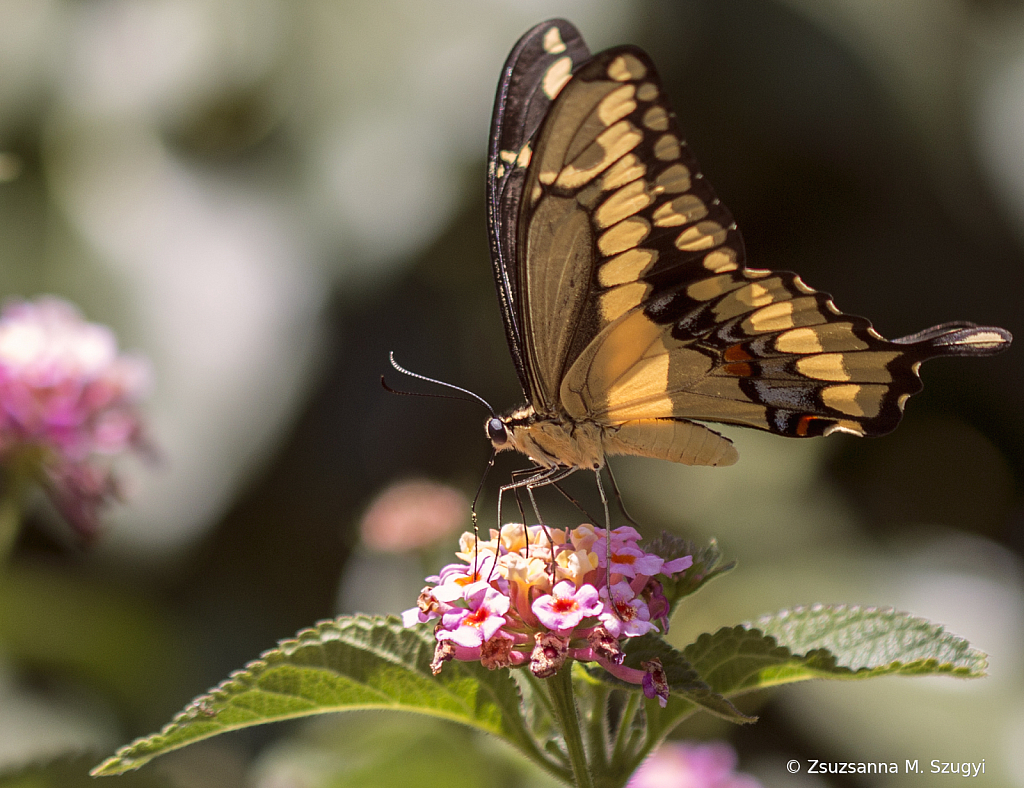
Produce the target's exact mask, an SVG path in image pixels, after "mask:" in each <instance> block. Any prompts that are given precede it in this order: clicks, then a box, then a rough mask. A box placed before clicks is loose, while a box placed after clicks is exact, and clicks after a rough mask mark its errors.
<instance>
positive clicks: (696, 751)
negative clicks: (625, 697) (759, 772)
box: [627, 742, 761, 788]
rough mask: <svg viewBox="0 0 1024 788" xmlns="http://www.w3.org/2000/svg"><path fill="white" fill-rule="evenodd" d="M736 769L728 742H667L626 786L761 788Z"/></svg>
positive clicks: (649, 787)
mask: <svg viewBox="0 0 1024 788" xmlns="http://www.w3.org/2000/svg"><path fill="white" fill-rule="evenodd" d="M735 769H736V753H735V751H734V750H733V749H732V747H730V746H729V745H728V744H726V743H725V742H707V743H697V742H667V743H665V744H663V745H661V747H659V748H658V749H657V750H655V751H654V752H653V753H652V754H651V756H650V757H649V758H648V759H647V760H646V761H644V762H643V764H641V766H640V768H639V769H637V770H636V772H634V774H633V776H632V777H631V778H630V779H629V783H627V788H761V783H759V782H758V781H757V780H755V779H754V778H753V777H751V776H750V775H748V774H743V773H737V772H736V771H735Z"/></svg>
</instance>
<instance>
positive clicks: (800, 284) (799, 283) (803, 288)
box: [793, 275, 818, 295]
mask: <svg viewBox="0 0 1024 788" xmlns="http://www.w3.org/2000/svg"><path fill="white" fill-rule="evenodd" d="M793 284H794V285H795V286H796V289H797V290H799V291H800V292H801V293H807V294H808V295H810V294H812V293H817V292H818V291H817V290H815V289H814V288H813V287H808V286H807V284H806V283H805V282H804V280H803V279H801V278H800V277H799V276H796V275H794V276H793Z"/></svg>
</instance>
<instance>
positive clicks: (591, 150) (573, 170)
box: [556, 120, 643, 189]
mask: <svg viewBox="0 0 1024 788" xmlns="http://www.w3.org/2000/svg"><path fill="white" fill-rule="evenodd" d="M642 139H643V134H642V133H641V132H640V130H639V129H638V128H636V127H635V126H634V125H633V124H632V123H630V122H629V121H628V120H620V121H619V122H618V123H616V124H615V125H614V126H609V127H608V128H607V129H605V130H604V131H603V132H601V133H600V134H599V135H597V138H596V139H595V140H594V141H593V142H592V143H590V145H588V146H587V147H586V148H584V149H583V150H582V151H581V152H580V154H579V155H578V156H577V157H576V158H575V159H573V160H572V162H571V163H569V164H567V165H566V166H565V167H564V168H562V171H561V172H560V173H559V174H558V179H557V181H556V184H557V185H558V186H559V187H561V188H563V189H579V188H580V187H581V186H585V185H586V184H587V183H589V182H590V181H591V180H593V179H594V178H596V177H597V176H598V175H600V174H601V173H602V172H604V171H605V170H606V169H608V167H610V166H611V165H612V164H613V163H614V162H616V161H618V160H619V159H621V158H622V157H623V156H625V155H626V154H627V153H629V152H630V151H631V150H633V148H635V147H636V146H637V145H639V144H640V141H641V140H642Z"/></svg>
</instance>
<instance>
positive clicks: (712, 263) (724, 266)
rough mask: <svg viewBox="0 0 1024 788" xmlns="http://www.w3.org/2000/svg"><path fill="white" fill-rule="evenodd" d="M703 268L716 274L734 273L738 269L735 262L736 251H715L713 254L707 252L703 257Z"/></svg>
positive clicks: (737, 264)
mask: <svg viewBox="0 0 1024 788" xmlns="http://www.w3.org/2000/svg"><path fill="white" fill-rule="evenodd" d="M704 267H705V268H707V269H708V270H709V271H712V272H714V273H716V274H721V273H724V272H726V271H735V270H736V269H737V268H739V267H740V266H739V263H737V262H736V250H735V249H715V251H713V252H708V253H707V254H706V255H704Z"/></svg>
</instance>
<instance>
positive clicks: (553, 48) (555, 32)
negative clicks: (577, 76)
mask: <svg viewBox="0 0 1024 788" xmlns="http://www.w3.org/2000/svg"><path fill="white" fill-rule="evenodd" d="M544 51H545V52H547V53H548V54H549V55H560V54H561V53H562V52H564V51H565V42H564V41H562V32H561V31H560V30H559V29H558V28H557V27H549V28H548V29H547V30H546V31H545V32H544Z"/></svg>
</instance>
